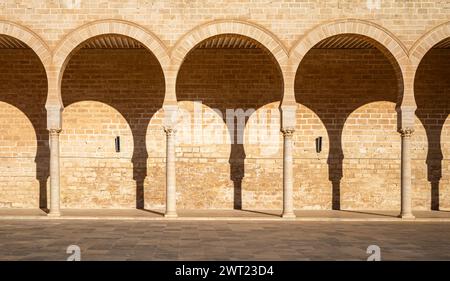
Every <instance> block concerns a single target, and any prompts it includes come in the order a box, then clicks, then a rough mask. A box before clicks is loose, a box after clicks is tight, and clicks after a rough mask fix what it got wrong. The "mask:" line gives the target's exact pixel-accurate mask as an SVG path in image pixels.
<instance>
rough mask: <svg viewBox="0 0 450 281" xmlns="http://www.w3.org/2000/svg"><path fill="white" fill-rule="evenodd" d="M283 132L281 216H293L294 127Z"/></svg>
mask: <svg viewBox="0 0 450 281" xmlns="http://www.w3.org/2000/svg"><path fill="white" fill-rule="evenodd" d="M282 133H283V215H282V216H283V218H295V214H294V198H293V195H294V194H293V193H294V191H293V185H294V179H293V158H292V137H293V135H294V129H290V128H289V129H282Z"/></svg>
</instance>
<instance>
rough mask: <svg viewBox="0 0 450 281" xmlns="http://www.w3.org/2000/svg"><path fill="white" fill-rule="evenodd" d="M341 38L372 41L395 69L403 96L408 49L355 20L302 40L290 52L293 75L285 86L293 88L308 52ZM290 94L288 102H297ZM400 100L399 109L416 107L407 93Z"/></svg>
mask: <svg viewBox="0 0 450 281" xmlns="http://www.w3.org/2000/svg"><path fill="white" fill-rule="evenodd" d="M340 34H356V35H362V36H365V37H367V38H369V39H372V40H373V43H374V44H375V45H376V47H378V49H379V50H380V51H381V52H383V53H384V55H385V56H386V57H387V58H388V59H389V61H390V62H391V64H392V66H393V67H394V69H395V72H396V75H397V78H398V83H399V84H400V85H399V86H401V87H399V91H402V92H403V88H404V87H403V84H404V82H403V80H404V77H405V76H406V73H407V72H408V71H409V58H408V53H407V50H406V48H405V47H404V45H403V44H402V43H401V41H400V40H399V39H397V38H396V37H395V35H394V34H392V33H391V32H389V31H388V30H387V29H385V28H383V27H381V26H379V25H377V24H375V23H372V22H369V21H363V20H356V19H345V20H337V21H332V22H328V23H325V24H322V25H319V26H317V27H315V28H314V29H312V30H311V31H309V32H308V33H306V34H305V35H304V36H303V37H302V38H300V40H299V41H298V42H297V43H296V44H295V45H294V46H293V47H292V49H291V50H290V52H289V66H290V70H291V71H292V73H291V75H288V77H289V81H285V83H286V84H289V85H290V87H291V88H293V87H294V81H295V75H296V73H297V70H298V68H299V66H300V63H301V61H302V60H303V58H304V57H305V55H306V54H307V53H308V51H309V50H310V49H311V48H313V47H314V46H315V45H316V44H317V43H319V42H320V41H322V40H323V39H326V38H329V37H332V36H335V35H340ZM289 93H290V94H292V96H289V97H288V98H289V99H290V100H292V101H295V95H294V92H293V91H289ZM399 98H402V100H401V101H400V100H399V102H398V104H397V105H399V104H400V102H401V105H402V106H403V105H408V104H412V105H415V103H414V97H413V95H412V93H411V94H409V92H405V94H404V95H403V97H402V96H401V95H399Z"/></svg>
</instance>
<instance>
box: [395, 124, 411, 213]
mask: <svg viewBox="0 0 450 281" xmlns="http://www.w3.org/2000/svg"><path fill="white" fill-rule="evenodd" d="M399 131H400V134H401V137H402V152H401V154H402V158H401V211H400V217H401V218H402V219H414V215H413V214H412V200H411V193H412V190H411V136H412V134H413V133H414V129H411V128H405V129H400V130H399Z"/></svg>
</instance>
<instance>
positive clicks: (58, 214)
mask: <svg viewBox="0 0 450 281" xmlns="http://www.w3.org/2000/svg"><path fill="white" fill-rule="evenodd" d="M60 216H61V212H52V211H50V212H49V213H48V214H47V217H60Z"/></svg>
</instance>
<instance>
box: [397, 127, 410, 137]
mask: <svg viewBox="0 0 450 281" xmlns="http://www.w3.org/2000/svg"><path fill="white" fill-rule="evenodd" d="M398 132H399V133H400V135H401V136H402V138H410V137H411V136H412V134H413V133H414V129H413V128H402V129H400V130H398Z"/></svg>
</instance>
